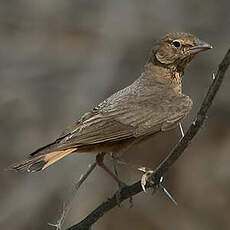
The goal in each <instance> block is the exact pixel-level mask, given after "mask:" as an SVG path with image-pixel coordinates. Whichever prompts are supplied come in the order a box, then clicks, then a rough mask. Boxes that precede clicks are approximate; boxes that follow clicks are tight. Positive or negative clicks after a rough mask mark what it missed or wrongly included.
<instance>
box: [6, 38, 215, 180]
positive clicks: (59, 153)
mask: <svg viewBox="0 0 230 230" xmlns="http://www.w3.org/2000/svg"><path fill="white" fill-rule="evenodd" d="M211 48H212V46H211V45H209V44H208V43H206V42H204V41H201V40H200V39H198V38H197V37H195V36H194V35H192V34H188V33H171V34H168V35H166V36H165V37H163V38H162V39H160V40H159V41H157V42H156V44H155V45H154V47H153V49H152V51H151V54H150V57H149V60H148V62H147V64H146V65H145V66H144V72H143V73H142V74H141V75H140V77H139V78H138V79H137V80H136V81H135V82H133V83H132V84H131V85H129V86H128V87H126V88H124V89H122V90H120V91H118V92H116V93H115V94H113V95H112V96H110V97H109V98H107V99H106V100H104V101H103V102H102V103H100V104H99V105H98V106H96V107H95V108H93V109H92V110H91V111H89V112H87V113H85V114H84V115H83V116H82V117H81V118H80V120H78V121H77V122H75V123H74V124H73V125H72V126H71V127H69V128H68V129H66V130H65V131H64V132H63V134H62V135H61V136H60V137H59V138H58V139H56V140H55V141H54V142H52V143H50V144H48V145H46V146H44V147H41V148H39V149H37V150H36V151H34V152H33V153H31V154H30V157H29V158H28V159H26V160H25V161H22V162H19V163H16V164H13V165H12V166H10V169H14V170H17V171H27V172H36V171H40V170H44V169H46V168H47V167H48V166H50V165H51V164H53V163H55V162H56V161H58V160H60V159H62V158H63V157H65V156H67V155H69V154H71V153H78V152H92V153H96V160H97V163H98V165H99V166H101V167H102V168H103V169H105V170H106V171H107V172H108V173H109V174H110V175H111V176H112V177H113V178H114V179H115V180H117V181H118V182H119V179H118V178H117V177H116V176H115V175H114V174H113V173H112V172H111V171H110V170H109V169H108V168H107V167H106V166H105V165H104V163H103V158H104V155H105V154H106V153H110V154H112V156H113V157H114V158H119V156H120V154H122V153H123V152H124V151H125V150H126V149H127V148H128V147H130V146H132V145H135V144H137V143H139V142H141V141H143V140H145V139H147V138H151V137H154V135H155V134H156V133H158V132H166V131H168V130H171V129H173V128H175V127H177V125H178V123H179V122H180V121H181V120H182V119H183V118H185V117H186V115H187V114H188V113H189V111H190V110H191V108H192V100H191V99H190V98H189V97H188V96H186V95H184V94H183V93H182V84H181V81H182V76H183V74H184V69H185V67H186V65H187V64H188V63H189V62H190V61H191V60H192V59H193V58H194V56H195V55H196V54H198V53H199V52H201V51H205V50H208V49H211Z"/></svg>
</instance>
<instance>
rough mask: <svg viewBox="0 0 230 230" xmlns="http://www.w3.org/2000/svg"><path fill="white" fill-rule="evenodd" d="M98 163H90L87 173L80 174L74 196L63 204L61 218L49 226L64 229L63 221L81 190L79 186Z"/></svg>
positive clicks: (59, 229)
mask: <svg viewBox="0 0 230 230" xmlns="http://www.w3.org/2000/svg"><path fill="white" fill-rule="evenodd" d="M96 165H97V163H96V162H94V163H93V164H90V165H89V166H88V170H87V171H86V173H85V174H82V175H81V176H80V179H79V180H78V181H77V183H76V184H75V183H74V188H73V191H72V196H71V197H70V198H69V200H68V202H66V203H64V204H63V210H62V213H61V216H60V218H59V219H58V220H57V223H56V224H52V223H48V225H49V226H53V227H55V228H56V230H61V229H62V225H63V223H64V221H65V217H66V216H67V214H68V213H69V211H70V210H71V207H72V204H73V200H74V198H75V196H76V194H77V191H78V190H79V188H80V186H81V185H82V183H83V182H84V181H85V180H86V179H87V178H88V176H89V175H90V174H91V172H92V171H93V170H94V169H95V167H96Z"/></svg>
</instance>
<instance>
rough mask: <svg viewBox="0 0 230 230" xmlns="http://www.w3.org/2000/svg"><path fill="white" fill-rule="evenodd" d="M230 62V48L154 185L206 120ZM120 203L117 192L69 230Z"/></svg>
mask: <svg viewBox="0 0 230 230" xmlns="http://www.w3.org/2000/svg"><path fill="white" fill-rule="evenodd" d="M229 64H230V49H229V50H228V52H227V53H226V55H225V57H224V59H223V60H222V62H221V63H220V65H219V67H218V70H217V72H216V74H215V75H214V76H215V78H213V77H212V79H213V81H212V84H211V86H210V87H209V90H208V92H207V94H206V96H205V98H204V101H203V103H202V105H201V108H200V110H199V112H198V113H197V116H196V119H195V121H194V122H193V123H192V124H191V126H190V127H189V129H188V131H187V132H186V134H185V136H184V137H183V138H182V139H181V140H180V142H178V144H177V145H176V146H175V147H174V149H173V150H172V151H171V153H170V154H169V155H168V157H166V159H165V160H164V161H163V162H162V163H161V164H160V165H159V166H158V167H157V168H156V170H155V171H154V172H153V174H152V181H153V183H154V185H158V184H159V181H160V178H161V176H162V175H163V174H164V173H165V172H167V171H168V170H169V168H170V167H171V166H172V165H173V164H174V163H175V161H176V160H177V159H178V158H179V157H180V156H181V155H182V153H183V152H184V150H185V149H186V148H187V146H188V145H189V143H190V142H191V140H192V139H193V137H194V136H195V135H196V134H197V132H198V131H199V129H200V128H201V127H202V125H203V123H204V120H205V119H206V114H207V112H208V109H209V107H210V106H211V104H212V101H213V99H214V97H215V95H216V93H217V91H218V90H219V87H220V85H221V83H222V81H223V78H224V75H225V72H226V70H227V68H228V67H229ZM151 186H152V185H151V184H150V183H148V184H147V185H146V188H148V187H151ZM142 191H143V190H142V187H141V182H140V181H138V182H136V183H134V184H132V185H130V186H128V187H125V188H123V189H122V190H121V192H120V202H122V201H124V200H126V199H128V198H129V197H131V196H134V195H136V194H138V193H140V192H142ZM117 205H118V202H117V199H116V194H114V195H113V197H112V198H110V199H108V200H107V201H105V202H103V203H102V204H101V205H99V206H98V207H97V208H96V209H94V210H93V211H92V212H91V213H90V214H89V215H88V216H87V217H85V218H84V219H83V220H82V221H81V222H79V223H78V224H76V225H74V226H72V227H70V228H68V229H67V230H89V229H90V226H92V225H93V224H94V223H95V222H96V221H97V220H98V219H99V218H101V217H102V216H103V215H104V214H105V213H106V212H108V211H109V210H111V209H112V208H114V207H115V206H117Z"/></svg>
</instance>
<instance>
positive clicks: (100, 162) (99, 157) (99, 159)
mask: <svg viewBox="0 0 230 230" xmlns="http://www.w3.org/2000/svg"><path fill="white" fill-rule="evenodd" d="M104 156H105V153H103V152H102V153H98V154H97V156H96V162H97V164H98V166H100V167H101V168H103V169H104V170H105V171H106V172H107V173H108V174H109V175H110V176H111V177H112V178H113V179H114V180H115V181H116V182H117V183H118V185H119V186H121V187H124V186H125V184H124V183H123V182H122V181H121V180H120V179H119V178H118V176H116V175H115V174H113V172H111V171H110V169H109V168H108V167H107V166H106V165H105V164H104V162H103V160H104Z"/></svg>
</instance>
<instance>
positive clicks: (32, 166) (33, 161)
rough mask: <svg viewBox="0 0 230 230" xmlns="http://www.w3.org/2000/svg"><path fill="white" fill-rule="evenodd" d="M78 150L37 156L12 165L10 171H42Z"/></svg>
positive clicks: (72, 149)
mask: <svg viewBox="0 0 230 230" xmlns="http://www.w3.org/2000/svg"><path fill="white" fill-rule="evenodd" d="M76 150H77V148H70V149H66V150H59V151H53V152H49V153H45V154H42V155H37V156H36V155H34V156H31V157H30V158H28V159H26V160H24V161H22V162H19V163H16V164H13V165H11V166H10V167H9V168H8V170H16V171H26V172H37V171H41V170H43V169H45V168H47V167H48V166H50V165H51V164H53V163H55V162H56V161H58V160H60V159H62V158H63V157H65V156H67V155H68V154H70V153H72V152H74V151H76Z"/></svg>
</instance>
